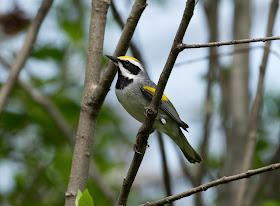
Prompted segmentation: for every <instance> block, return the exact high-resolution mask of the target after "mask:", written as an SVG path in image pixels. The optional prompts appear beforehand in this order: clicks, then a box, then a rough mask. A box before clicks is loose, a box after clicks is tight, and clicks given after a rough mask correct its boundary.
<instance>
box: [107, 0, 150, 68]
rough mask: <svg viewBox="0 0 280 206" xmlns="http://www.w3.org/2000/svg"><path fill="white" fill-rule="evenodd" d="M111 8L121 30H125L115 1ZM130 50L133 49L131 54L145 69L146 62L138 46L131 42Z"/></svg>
mask: <svg viewBox="0 0 280 206" xmlns="http://www.w3.org/2000/svg"><path fill="white" fill-rule="evenodd" d="M111 8H112V12H113V15H114V17H115V19H116V21H117V23H118V24H119V26H120V27H121V29H123V28H124V25H125V24H124V22H123V21H122V18H121V16H120V14H119V12H118V10H117V8H116V5H115V3H114V1H112V2H111ZM130 49H131V52H132V55H133V56H134V57H135V58H136V59H138V60H139V61H140V62H141V63H142V64H143V65H144V67H145V61H144V59H143V58H142V55H141V53H140V51H139V49H138V48H137V46H136V45H135V44H134V43H133V42H132V41H131V42H130Z"/></svg>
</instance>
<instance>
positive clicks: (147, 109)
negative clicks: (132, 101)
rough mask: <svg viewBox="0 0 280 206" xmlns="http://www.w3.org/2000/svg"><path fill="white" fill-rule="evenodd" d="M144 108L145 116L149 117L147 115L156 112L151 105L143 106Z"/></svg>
mask: <svg viewBox="0 0 280 206" xmlns="http://www.w3.org/2000/svg"><path fill="white" fill-rule="evenodd" d="M144 109H145V110H146V112H145V116H146V117H147V118H148V119H149V115H151V114H156V113H157V111H156V110H155V109H153V108H151V107H144Z"/></svg>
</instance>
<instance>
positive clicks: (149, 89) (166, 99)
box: [143, 86, 169, 101]
mask: <svg viewBox="0 0 280 206" xmlns="http://www.w3.org/2000/svg"><path fill="white" fill-rule="evenodd" d="M143 88H144V89H145V90H148V92H149V93H150V94H152V95H153V96H154V94H155V91H156V89H155V88H153V87H149V86H144V87H143ZM161 100H162V101H169V99H168V98H167V97H166V96H165V95H164V94H163V95H162V97H161Z"/></svg>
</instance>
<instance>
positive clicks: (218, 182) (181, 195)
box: [140, 163, 280, 206]
mask: <svg viewBox="0 0 280 206" xmlns="http://www.w3.org/2000/svg"><path fill="white" fill-rule="evenodd" d="M276 169H280V163H276V164H272V165H268V166H266V167H261V168H258V169H255V170H248V171H247V172H243V173H240V174H237V175H232V176H228V177H226V176H225V177H222V178H220V179H217V180H215V181H212V182H209V183H207V184H204V185H200V186H198V187H195V188H192V189H190V190H188V191H185V192H182V193H179V194H176V195H172V196H169V197H166V198H164V199H161V200H158V201H155V202H147V203H145V204H142V205H140V206H156V205H157V206H159V205H164V204H167V203H169V202H174V201H175V200H179V199H182V198H184V197H188V196H191V195H193V194H195V193H198V192H202V191H206V190H207V189H209V188H211V187H215V186H217V185H221V184H227V183H229V182H233V181H236V180H240V179H244V178H250V177H251V176H254V175H257V174H260V173H264V172H269V171H272V170H276Z"/></svg>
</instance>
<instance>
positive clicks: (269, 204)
mask: <svg viewBox="0 0 280 206" xmlns="http://www.w3.org/2000/svg"><path fill="white" fill-rule="evenodd" d="M279 204H280V202H278V201H274V200H267V201H265V202H264V203H263V204H261V206H279Z"/></svg>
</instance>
